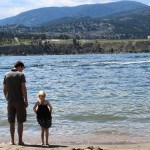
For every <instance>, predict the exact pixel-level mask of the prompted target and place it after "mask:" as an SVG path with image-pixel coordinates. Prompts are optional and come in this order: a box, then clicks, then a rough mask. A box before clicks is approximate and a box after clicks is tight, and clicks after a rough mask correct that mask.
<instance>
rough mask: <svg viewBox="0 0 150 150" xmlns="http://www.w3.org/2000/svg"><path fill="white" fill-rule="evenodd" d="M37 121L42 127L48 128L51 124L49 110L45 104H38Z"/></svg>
mask: <svg viewBox="0 0 150 150" xmlns="http://www.w3.org/2000/svg"><path fill="white" fill-rule="evenodd" d="M37 121H38V123H39V124H40V126H41V127H42V128H45V129H47V128H50V127H51V125H52V116H51V112H50V110H49V108H48V106H47V105H44V104H41V105H38V109H37Z"/></svg>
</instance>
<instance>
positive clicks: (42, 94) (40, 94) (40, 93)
mask: <svg viewBox="0 0 150 150" xmlns="http://www.w3.org/2000/svg"><path fill="white" fill-rule="evenodd" d="M38 96H43V97H46V93H45V92H44V91H39V93H38Z"/></svg>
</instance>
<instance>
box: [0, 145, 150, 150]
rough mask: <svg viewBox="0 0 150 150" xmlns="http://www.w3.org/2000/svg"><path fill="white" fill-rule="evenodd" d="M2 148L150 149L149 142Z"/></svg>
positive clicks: (40, 149)
mask: <svg viewBox="0 0 150 150" xmlns="http://www.w3.org/2000/svg"><path fill="white" fill-rule="evenodd" d="M0 149H1V150H8V149H9V150H24V149H25V150H43V149H51V150H149V149H150V144H149V143H142V144H113V145H111V144H105V145H104V144H100V145H91V144H86V145H53V144H52V145H49V146H41V145H37V144H27V145H24V146H21V145H9V144H0Z"/></svg>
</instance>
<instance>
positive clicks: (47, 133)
mask: <svg viewBox="0 0 150 150" xmlns="http://www.w3.org/2000/svg"><path fill="white" fill-rule="evenodd" d="M45 131H46V145H49V143H48V137H49V129H45Z"/></svg>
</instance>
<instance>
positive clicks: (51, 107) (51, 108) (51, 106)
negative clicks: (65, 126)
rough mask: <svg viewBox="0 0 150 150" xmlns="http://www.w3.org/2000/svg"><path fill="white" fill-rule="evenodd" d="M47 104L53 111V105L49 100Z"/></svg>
mask: <svg viewBox="0 0 150 150" xmlns="http://www.w3.org/2000/svg"><path fill="white" fill-rule="evenodd" d="M47 105H48V106H49V108H50V112H52V110H53V107H52V106H51V104H50V103H49V101H47Z"/></svg>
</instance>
